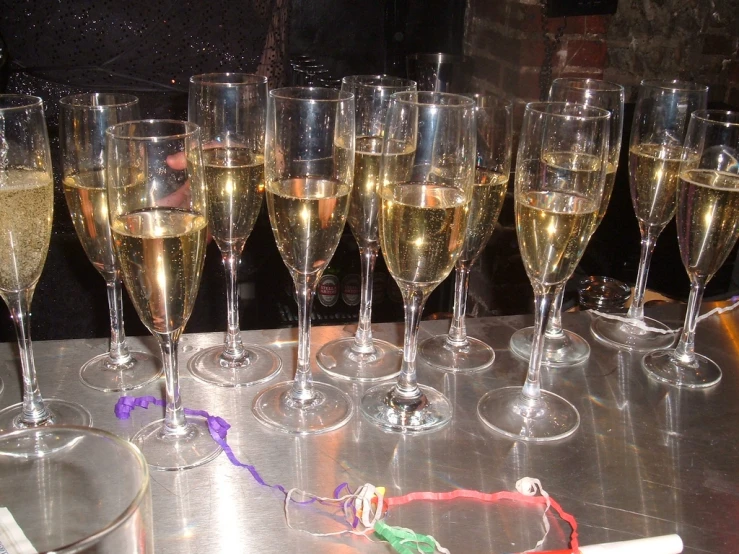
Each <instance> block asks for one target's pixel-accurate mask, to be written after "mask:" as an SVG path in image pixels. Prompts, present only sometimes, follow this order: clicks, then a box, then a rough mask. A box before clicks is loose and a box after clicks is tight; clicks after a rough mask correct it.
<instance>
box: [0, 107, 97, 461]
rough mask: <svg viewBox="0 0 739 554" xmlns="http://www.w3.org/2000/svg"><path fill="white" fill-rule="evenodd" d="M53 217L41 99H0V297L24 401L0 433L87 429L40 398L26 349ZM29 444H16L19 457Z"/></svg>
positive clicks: (74, 415)
mask: <svg viewBox="0 0 739 554" xmlns="http://www.w3.org/2000/svg"><path fill="white" fill-rule="evenodd" d="M53 213H54V181H53V177H52V173H51V154H50V152H49V136H48V133H47V131H46V119H45V118H44V106H43V103H42V102H41V99H40V98H37V97H35V96H25V95H16V94H2V95H0V296H2V297H3V300H5V303H6V304H7V305H8V309H9V310H10V316H11V318H12V319H13V323H14V325H15V332H16V335H17V336H18V348H19V350H20V358H21V369H22V379H23V402H21V403H20V404H13V405H12V406H8V407H7V408H5V409H3V410H0V432H4V431H11V430H13V429H23V428H27V427H40V426H43V425H52V424H55V423H56V424H66V425H80V426H90V425H92V417H91V416H90V412H88V411H87V410H86V409H85V408H83V407H82V406H80V405H79V404H76V403H74V402H67V401H66V400H60V399H57V398H47V399H44V398H42V397H41V392H40V390H39V386H38V381H37V378H36V366H35V364H34V360H33V347H32V344H31V322H30V317H31V313H30V310H31V300H32V299H33V292H34V290H35V288H36V283H38V280H39V278H40V277H41V270H42V269H43V267H44V262H46V254H47V252H48V251H49V241H50V240H51V222H52V218H53ZM25 448H28V449H29V451H33V450H34V448H35V447H34V446H33V445H32V444H28V445H25V444H19V445H18V449H17V450H18V453H22V451H23V450H24V449H25Z"/></svg>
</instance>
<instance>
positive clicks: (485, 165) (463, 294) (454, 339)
mask: <svg viewBox="0 0 739 554" xmlns="http://www.w3.org/2000/svg"><path fill="white" fill-rule="evenodd" d="M473 98H474V99H475V103H476V115H477V161H476V167H475V186H474V187H473V189H472V201H471V202H470V207H469V219H468V226H467V235H466V236H465V239H464V246H463V248H462V253H461V254H460V255H459V258H458V259H457V263H456V265H455V268H454V271H455V281H454V314H453V317H452V322H451V325H450V327H449V332H448V333H447V334H445V335H437V336H435V337H431V338H429V339H426V340H425V341H423V342H422V343H421V344H420V345H419V347H418V358H419V359H420V360H423V361H424V362H426V363H428V364H430V365H432V366H433V367H435V368H437V369H441V370H443V371H451V372H455V373H456V372H471V371H480V370H483V369H485V368H486V367H489V366H490V365H491V364H492V363H493V361H494V360H495V352H494V351H493V349H492V348H491V347H490V346H489V345H487V344H485V343H484V342H483V341H481V340H479V339H476V338H474V337H470V336H468V335H467V325H466V322H465V315H466V312H467V291H468V289H469V282H470V270H471V269H472V265H473V264H474V263H475V261H477V258H478V257H479V256H480V254H482V251H483V250H484V249H485V246H487V243H488V241H489V240H490V237H491V236H492V234H493V230H494V229H495V224H496V223H497V221H498V216H500V211H501V209H502V208H503V201H504V200H505V195H506V191H507V190H508V178H509V175H510V172H511V143H512V136H511V110H512V105H511V103H510V102H508V101H507V100H502V99H499V98H496V97H495V96H492V95H473Z"/></svg>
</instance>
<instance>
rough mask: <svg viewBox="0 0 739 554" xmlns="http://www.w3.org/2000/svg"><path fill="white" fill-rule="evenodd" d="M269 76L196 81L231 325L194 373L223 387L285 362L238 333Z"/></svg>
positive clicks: (193, 362) (260, 192)
mask: <svg viewBox="0 0 739 554" xmlns="http://www.w3.org/2000/svg"><path fill="white" fill-rule="evenodd" d="M266 113H267V78H266V77H260V76H258V75H247V74H244V73H209V74H205V75H196V76H194V77H192V78H190V97H189V108H188V118H189V120H190V121H192V122H193V123H196V124H197V125H198V126H199V127H200V133H201V140H202V143H203V162H204V164H205V165H204V170H205V185H206V187H207V189H208V216H209V217H208V226H209V229H210V233H211V235H213V240H215V242H216V244H217V245H218V248H219V249H220V251H221V256H222V257H223V266H224V267H225V268H226V277H227V286H226V300H227V306H228V308H227V309H228V322H227V326H226V336H225V339H224V344H223V346H214V347H211V348H206V349H204V350H201V351H200V352H198V353H197V354H196V355H195V356H193V357H192V358H190V362H189V364H188V367H189V369H190V372H191V373H192V374H193V375H194V376H195V377H197V378H198V379H201V380H203V381H206V382H208V383H211V384H214V385H218V386H221V387H240V386H249V385H256V384H258V383H263V382H265V381H268V380H269V379H272V378H273V377H274V376H276V375H277V373H279V371H280V367H281V366H282V362H281V361H280V358H278V357H277V355H276V354H275V353H274V352H272V351H271V350H269V349H267V348H264V347H262V346H258V345H255V344H249V345H244V344H243V342H242V340H241V331H240V327H239V289H238V273H239V265H240V263H241V252H242V251H243V250H244V245H245V244H246V240H247V239H248V238H249V235H250V234H251V231H252V229H253V228H254V224H255V223H256V221H257V216H258V215H259V211H260V209H261V207H262V197H263V196H264V130H265V121H266V119H265V117H266Z"/></svg>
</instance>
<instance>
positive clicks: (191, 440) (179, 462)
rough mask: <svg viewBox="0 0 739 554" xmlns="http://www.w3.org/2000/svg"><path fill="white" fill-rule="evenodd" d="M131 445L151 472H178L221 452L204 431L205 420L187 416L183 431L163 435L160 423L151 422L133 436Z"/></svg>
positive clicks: (209, 459) (205, 461)
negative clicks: (140, 453) (138, 452)
mask: <svg viewBox="0 0 739 554" xmlns="http://www.w3.org/2000/svg"><path fill="white" fill-rule="evenodd" d="M131 442H132V443H133V444H135V445H136V446H138V447H139V450H141V452H142V453H143V455H144V457H145V458H146V462H147V463H148V464H149V467H151V468H152V469H157V470H160V471H178V470H181V469H188V468H191V467H197V466H200V465H203V464H206V463H208V462H210V461H211V460H213V459H214V458H216V457H217V456H218V454H220V453H221V447H220V446H218V443H217V442H216V441H214V440H213V437H211V436H210V432H209V431H208V423H207V421H206V419H205V418H202V417H196V416H188V417H187V425H186V429H185V432H184V433H183V434H181V435H172V434H168V433H165V432H164V420H163V419H159V420H157V421H153V422H151V423H149V424H148V425H146V426H145V427H143V428H142V429H141V430H140V431H139V432H138V433H136V434H135V435H134V437H133V438H132V439H131Z"/></svg>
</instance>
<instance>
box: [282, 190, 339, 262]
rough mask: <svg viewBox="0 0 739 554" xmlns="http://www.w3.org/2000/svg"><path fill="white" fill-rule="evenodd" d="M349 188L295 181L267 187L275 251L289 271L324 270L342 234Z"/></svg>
mask: <svg viewBox="0 0 739 554" xmlns="http://www.w3.org/2000/svg"><path fill="white" fill-rule="evenodd" d="M350 190H351V186H350V185H349V184H348V183H343V182H340V181H333V180H326V179H314V178H294V179H286V180H284V181H274V182H270V183H268V184H267V208H268V210H269V220H270V223H271V224H272V231H273V233H274V236H275V241H276V242H277V249H278V250H279V251H280V254H281V255H282V259H283V261H284V262H285V265H287V267H288V269H290V271H291V272H296V273H301V274H306V275H307V274H310V273H315V272H316V271H322V270H323V269H325V268H326V266H327V265H328V263H329V261H330V260H331V257H332V256H333V255H334V251H335V250H336V247H337V246H338V244H339V239H340V238H341V233H342V232H343V231H344V225H345V223H346V214H347V210H348V208H349V192H350Z"/></svg>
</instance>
